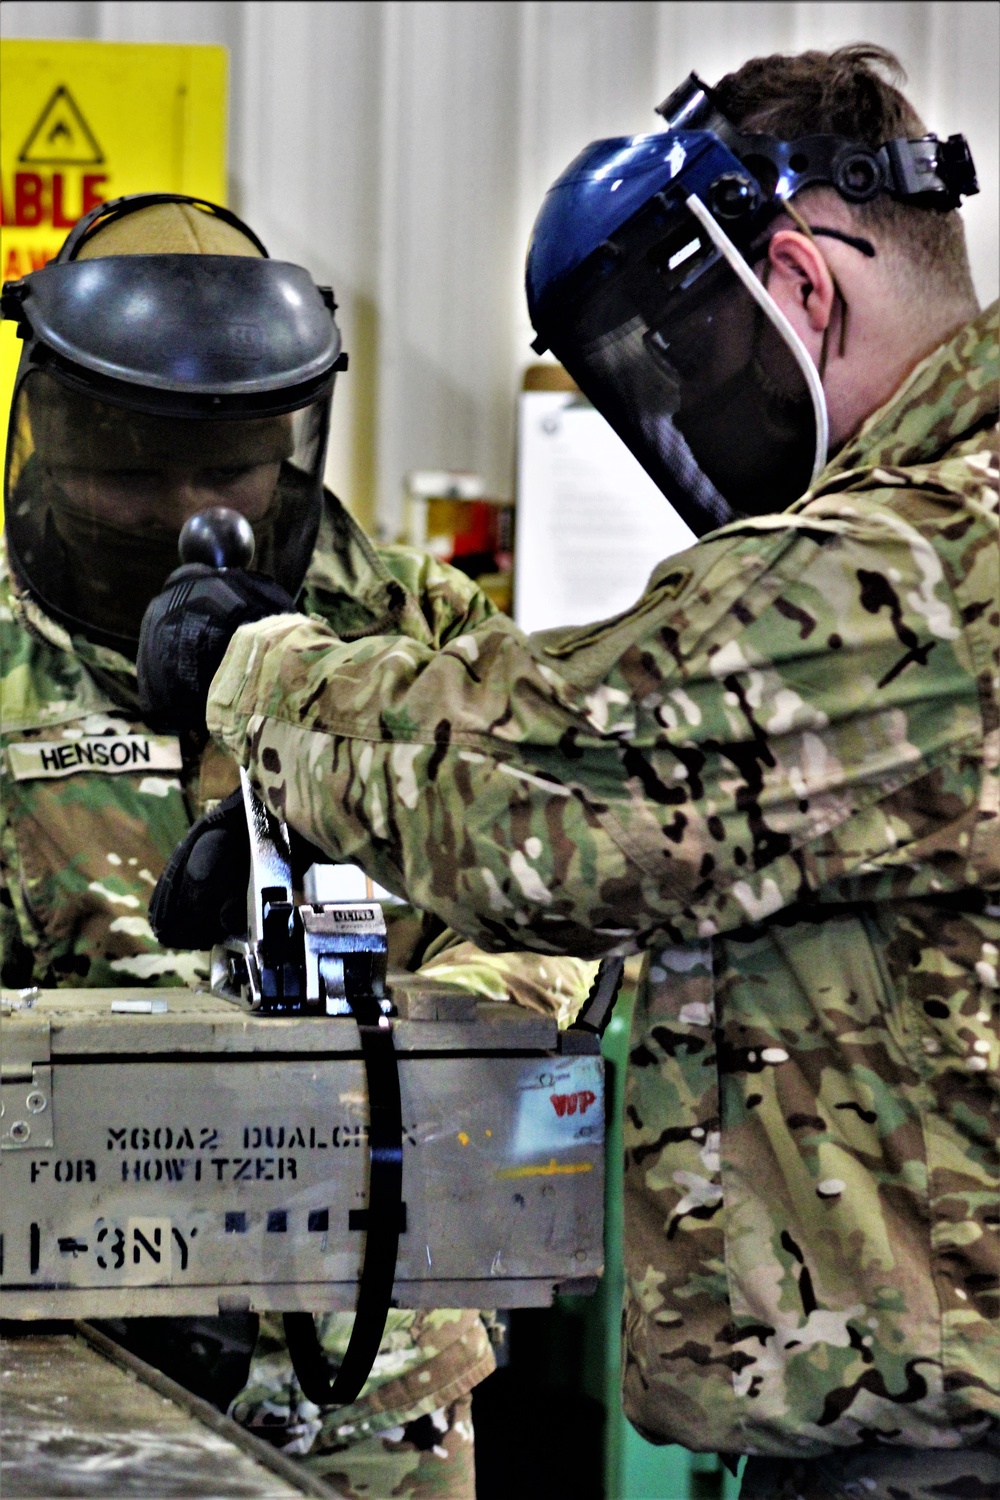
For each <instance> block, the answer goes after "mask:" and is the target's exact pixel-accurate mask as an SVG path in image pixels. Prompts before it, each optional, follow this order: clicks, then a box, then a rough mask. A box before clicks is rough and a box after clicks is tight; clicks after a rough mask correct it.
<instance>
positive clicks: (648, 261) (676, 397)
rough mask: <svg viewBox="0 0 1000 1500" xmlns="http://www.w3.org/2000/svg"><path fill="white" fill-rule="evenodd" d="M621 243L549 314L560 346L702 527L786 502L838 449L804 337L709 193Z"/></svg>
mask: <svg viewBox="0 0 1000 1500" xmlns="http://www.w3.org/2000/svg"><path fill="white" fill-rule="evenodd" d="M616 242H619V243H621V244H622V249H620V250H619V254H618V257H617V258H616V260H615V261H614V262H613V264H611V265H610V266H607V267H604V268H602V267H601V266H600V262H598V263H597V267H596V270H597V274H596V275H595V274H594V269H595V268H591V270H590V275H589V278H588V279H589V285H588V286H586V289H585V290H583V289H581V291H580V293H579V294H578V295H577V296H575V297H573V296H570V297H567V298H566V300H565V301H564V303H563V306H562V307H561V308H560V311H559V314H558V317H557V318H553V321H552V323H551V324H550V325H547V326H546V330H545V331H546V336H547V337H548V340H549V343H550V346H551V348H552V351H553V353H554V354H556V356H557V357H558V358H559V359H560V360H561V361H562V362H563V364H564V365H565V366H566V368H567V369H568V370H569V371H570V373H571V374H572V375H573V377H574V379H575V380H576V381H577V383H578V384H579V385H580V387H581V389H582V390H583V391H584V392H585V394H586V395H587V396H588V397H589V399H590V400H591V401H592V402H593V404H594V405H595V406H596V407H597V408H598V410H599V411H601V412H602V413H603V415H604V416H605V417H606V418H607V420H608V422H609V423H610V424H611V426H612V427H613V428H614V429H615V431H616V432H617V433H618V434H619V436H620V437H621V438H622V439H623V441H624V442H625V443H626V445H627V446H628V447H629V448H630V449H631V451H632V452H633V453H634V454H635V456H636V457H637V458H638V459H639V462H640V463H641V464H642V465H643V467H644V468H645V469H646V470H647V472H648V473H649V474H650V476H651V477H652V478H653V480H654V481H655V482H656V484H657V485H658V486H659V487H660V489H662V490H663V492H664V494H665V495H666V496H667V497H668V498H669V499H670V501H671V502H672V504H673V505H674V506H675V508H676V509H677V511H678V512H679V513H680V515H681V516H682V517H683V518H684V520H685V521H686V522H687V523H688V525H689V526H690V527H691V528H692V530H693V531H695V532H696V533H697V534H699V535H702V534H704V533H705V532H706V531H709V530H712V529H713V528H714V527H716V526H720V525H724V524H725V523H726V522H727V521H730V520H733V519H736V518H738V517H739V516H742V515H755V514H763V513H767V512H772V511H779V510H783V509H784V508H785V507H786V506H787V505H789V504H791V503H792V501H794V500H796V499H798V497H799V496H800V495H801V494H803V493H804V491H805V490H806V489H807V488H808V486H809V483H810V481H811V480H812V478H813V476H814V475H815V474H816V473H818V472H819V469H820V468H821V467H822V465H823V463H824V462H825V455H826V444H827V429H826V408H825V403H824V401H823V394H822V388H821V386H820V383H819V378H818V375H817V372H816V370H815V367H814V366H813V364H812V362H811V360H810V359H809V356H808V354H807V352H806V350H805V348H804V347H803V345H802V343H801V341H800V340H799V339H798V337H797V336H796V334H795V333H794V331H793V330H792V329H791V327H790V325H789V324H788V322H787V320H786V319H785V318H784V317H783V315H782V313H781V312H780V310H779V308H778V307H777V305H776V304H775V303H774V301H773V299H772V298H771V297H770V296H769V295H768V294H767V292H766V290H765V289H764V287H763V286H762V285H761V284H760V283H759V282H758V281H757V279H756V277H755V276H754V275H753V272H752V271H751V270H750V268H749V267H748V266H747V264H746V262H745V260H744V259H743V257H742V256H741V255H740V253H739V251H738V250H737V249H736V248H735V246H734V245H733V244H732V243H731V241H729V239H728V237H727V236H726V235H725V234H724V233H723V231H722V230H721V229H720V228H719V226H718V225H717V223H716V222H715V220H714V219H713V218H712V216H711V215H710V214H709V213H708V211H707V210H706V209H705V208H704V207H703V206H702V204H701V203H700V201H699V200H697V199H696V198H688V200H687V206H684V207H682V206H678V207H676V208H675V210H674V211H673V212H672V214H671V219H670V223H669V226H668V227H667V229H666V231H665V232H664V233H663V234H662V235H658V236H657V238H656V239H655V241H654V242H653V243H652V244H651V245H650V243H649V237H648V234H643V236H642V241H641V243H639V244H638V245H636V246H630V245H629V241H628V226H626V227H625V231H624V232H623V233H622V234H621V235H619V236H616ZM583 269H584V273H585V274H586V273H587V270H588V268H587V267H584V268H583ZM602 272H603V273H602Z"/></svg>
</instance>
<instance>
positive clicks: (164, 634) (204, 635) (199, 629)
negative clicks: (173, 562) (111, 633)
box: [136, 563, 295, 730]
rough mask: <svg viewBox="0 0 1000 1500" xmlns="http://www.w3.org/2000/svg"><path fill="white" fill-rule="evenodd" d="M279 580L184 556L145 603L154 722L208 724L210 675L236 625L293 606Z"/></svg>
mask: <svg viewBox="0 0 1000 1500" xmlns="http://www.w3.org/2000/svg"><path fill="white" fill-rule="evenodd" d="M294 612H295V601H294V600H293V599H292V597H291V595H290V594H288V593H286V592H285V590H284V589H283V588H282V587H281V585H280V584H277V583H275V582H274V580H273V579H271V578H266V577H265V576H264V575H263V574H262V573H248V572H245V571H244V570H243V569H242V568H225V569H219V568H210V567H208V566H207V565H206V564H205V563H185V564H184V566H183V567H180V568H177V569H176V570H175V571H174V572H173V573H171V575H170V577H169V578H168V579H167V581H166V584H165V585H164V588H163V592H162V593H161V594H157V596H156V598H155V599H153V600H152V602H151V603H150V604H149V606H148V607H147V609H146V613H145V615H144V616H143V620H142V630H141V632H140V634H139V655H138V658H137V662H136V666H137V669H138V674H139V702H140V705H141V707H142V713H143V717H144V718H145V720H146V722H147V723H148V724H149V725H150V727H151V728H153V729H167V730H183V729H200V730H204V728H205V704H206V702H207V700H208V690H209V688H210V687H211V685H212V678H213V677H214V676H215V674H216V672H217V671H218V670H219V667H220V666H221V664H222V658H223V657H224V656H225V654H226V647H227V646H228V645H229V642H230V640H231V639H232V636H233V634H234V632H235V631H236V630H237V629H238V628H239V627H240V626H241V625H247V624H249V623H250V622H251V621H252V620H263V619H265V618H266V617H267V616H268V615H283V614H294Z"/></svg>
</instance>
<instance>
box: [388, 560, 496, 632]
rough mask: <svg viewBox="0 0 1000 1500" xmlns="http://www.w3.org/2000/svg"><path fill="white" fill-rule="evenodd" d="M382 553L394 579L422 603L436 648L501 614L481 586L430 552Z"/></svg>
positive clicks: (421, 606) (422, 609)
mask: <svg viewBox="0 0 1000 1500" xmlns="http://www.w3.org/2000/svg"><path fill="white" fill-rule="evenodd" d="M378 552H379V557H380V558H381V559H382V561H383V562H384V563H385V565H386V567H387V568H388V569H389V571H390V573H392V575H393V577H394V578H396V579H397V580H398V581H399V582H400V583H401V584H402V585H403V586H404V588H406V589H408V590H409V592H410V593H411V594H412V595H413V597H414V598H415V599H417V600H418V601H419V604H420V608H421V611H422V613H423V616H424V619H425V620H426V621H427V624H428V626H429V627H430V632H431V639H432V644H433V645H435V646H443V645H445V643H446V642H447V641H450V640H452V639H453V638H454V637H455V636H458V635H462V634H463V633H464V632H465V631H467V630H475V628H476V626H477V625H481V624H482V623H483V621H484V620H488V619H490V618H491V616H492V615H495V614H496V613H497V610H496V606H495V605H494V604H492V603H491V601H490V600H489V599H488V598H487V597H486V595H485V594H484V593H483V591H482V589H481V588H480V587H479V586H478V584H476V583H474V582H473V580H472V579H471V578H469V577H468V576H467V575H466V574H465V573H463V572H461V571H460V570H459V569H458V568H454V567H452V566H451V565H450V564H449V563H443V562H439V561H438V560H437V558H434V557H431V555H430V553H428V552H421V551H419V550H418V549H417V548H415V547H380V548H379V549H378Z"/></svg>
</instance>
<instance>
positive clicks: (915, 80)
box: [0, 0, 1000, 532]
mask: <svg viewBox="0 0 1000 1500" xmlns="http://www.w3.org/2000/svg"><path fill="white" fill-rule="evenodd" d="M0 15H2V19H0V27H2V34H3V35H4V36H51V37H87V38H103V39H106V40H114V41H172V42H221V43H222V44H224V45H225V46H226V47H228V48H229V50H230V55H231V69H232V72H231V89H232V114H231V122H232V138H231V158H230V159H231V164H232V185H231V201H232V203H233V206H234V207H236V208H237V209H238V210H239V211H240V212H242V213H243V214H245V215H246V217H247V218H248V220H249V221H250V222H251V223H252V224H253V225H254V227H255V228H256V229H257V230H258V232H259V233H260V234H261V235H262V237H263V238H264V240H265V242H266V243H267V244H268V245H269V247H270V249H271V251H272V253H274V254H277V255H282V256H286V257H288V258H290V259H293V260H300V261H302V262H304V263H305V264H306V265H308V266H309V267H310V269H311V270H312V271H313V273H314V274H315V276H316V277H317V279H318V280H320V281H329V282H331V283H332V284H333V286H334V287H335V288H336V291H337V295H338V298H339V299H340V302H341V305H342V309H343V313H342V317H343V324H344V331H345V343H346V346H347V348H348V349H349V350H350V353H351V370H350V374H349V376H348V377H346V378H345V379H344V380H343V381H342V382H341V383H340V385H339V386H338V391H337V400H336V411H335V416H334V442H333V447H332V452H331V463H330V470H329V474H330V479H331V481H332V483H333V484H334V486H335V487H336V488H337V489H338V491H339V492H340V493H341V494H342V495H343V496H344V498H345V499H347V500H348V501H349V502H350V503H351V504H352V507H353V508H354V509H355V510H356V512H357V513H358V514H359V515H360V516H361V517H362V518H363V519H364V520H365V521H366V522H367V523H368V524H371V523H372V520H373V518H374V517H375V516H376V515H377V517H378V519H379V521H380V523H381V525H382V527H383V530H385V531H387V532H391V531H393V530H394V527H395V524H396V520H397V517H398V515H399V504H400V499H401V492H402V478H403V475H404V474H405V472H406V471H407V470H408V469H411V468H428V467H435V468H436V467H439V466H444V467H454V468H471V469H476V470H479V471H480V472H481V473H483V474H484V475H485V476H486V479H487V483H488V485H489V487H490V489H491V490H492V491H493V492H494V493H497V494H510V493H511V490H512V484H513V444H514V408H515V394H516V392H517V389H518V387H519V384H520V378H521V372H522V370H523V368H524V365H525V364H526V363H528V362H529V361H530V359H531V358H532V356H531V354H530V351H529V349H528V343H529V340H530V337H531V333H530V329H529V325H528V322H527V316H526V313H525V308H524V297H523V292H522V289H521V270H522V265H523V259H524V251H525V246H526V243H527V239H528V234H529V231H530V228H531V223H532V220H533V218H534V215H535V212H536V210H537V208H538V205H539V203H540V202H541V199H542V196H543V194H544V192H545V189H546V187H547V186H548V184H549V183H550V182H551V181H552V179H553V178H554V177H555V176H556V175H557V174H558V172H559V171H561V169H562V168H563V167H564V166H565V165H566V164H567V162H568V161H569V160H570V159H571V158H572V157H573V156H574V155H575V154H576V153H577V151H578V150H579V149H580V148H581V146H583V145H585V144H586V142H587V141H589V140H591V139H594V138H595V137H598V136H602V135H614V134H632V133H635V132H638V131H643V130H648V129H652V128H655V126H656V124H657V123H658V121H657V119H656V116H655V115H654V114H653V112H652V111H653V106H654V105H655V104H656V103H658V102H659V100H660V99H661V98H663V97H664V95H666V94H667V93H668V92H669V91H670V90H671V89H672V88H673V87H674V85H675V84H676V83H677V82H679V81H680V80H681V79H682V78H683V77H684V76H685V75H686V74H687V73H688V72H689V71H690V70H691V69H692V68H695V69H697V71H698V72H699V73H701V74H702V75H703V76H704V77H706V78H707V79H709V80H710V81H712V80H714V79H715V78H716V77H718V76H719V75H720V74H722V73H724V72H726V71H727V70H729V69H730V68H732V67H735V66H738V65H739V64H740V63H741V62H743V61H744V60H745V59H746V58H747V57H749V56H752V55H754V54H759V53H763V52H771V51H798V50H800V49H802V48H805V47H824V48H825V47H830V46H835V45H837V44H839V43H842V42H845V41H856V40H871V41H877V42H881V43H883V44H885V45H886V46H889V47H891V48H892V49H893V50H894V51H896V52H897V54H898V55H899V57H900V59H901V60H902V62H903V64H904V66H905V67H906V69H907V72H908V74H909V78H910V84H909V93H910V95H911V97H912V98H913V100H914V102H915V103H916V105H917V107H918V108H919V109H920V110H921V112H922V113H923V114H924V116H925V118H926V119H927V122H928V125H929V127H930V128H931V129H933V130H936V131H937V132H938V133H940V134H950V133H952V132H954V131H957V130H961V131H964V132H965V134H966V135H967V136H968V137H969V139H970V141H971V142H972V146H973V150H974V153H975V156H976V161H977V165H978V168H979V176H980V182H981V184H982V186H983V192H982V194H981V196H980V197H979V198H978V199H976V200H974V201H973V202H972V203H971V204H970V205H969V206H968V208H967V209H966V210H965V218H966V222H967V226H968V231H969V238H970V245H971V250H972V257H973V268H974V272H975V275H976V281H977V285H978V287H979V291H980V295H981V297H982V298H983V300H984V301H987V300H989V299H992V298H993V297H995V296H996V294H997V262H998V250H997V175H998V162H997V137H998V104H997V98H998V88H997V74H998V63H997V58H998V17H1000V8H998V7H997V5H995V4H994V3H992V0H978V3H976V0H974V3H964V4H963V3H924V4H919V3H902V0H897V3H890V4H836V3H823V4H791V3H789V4H773V3H772V4H768V3H759V4H756V3H751V4H741V3H727V4H716V3H708V0H701V3H697V4H681V3H661V4H653V3H628V0H614V3H579V4H578V3H544V0H542V3H534V0H522V3H516V0H515V3H456V0H381V3H363V0H362V3H350V0H340V3H312V4H310V3H298V0H281V3H279V4H270V3H259V0H256V3H249V4H240V3H211V0H199V3H183V0H171V3H166V4H163V3H155V0H144V3H107V0H106V3H85V0H80V3H65V4H64V3H45V4H34V3H19V0H5V3H4V5H3V7H2V13H0Z"/></svg>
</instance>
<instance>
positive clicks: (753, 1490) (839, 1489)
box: [740, 1427, 1000, 1500]
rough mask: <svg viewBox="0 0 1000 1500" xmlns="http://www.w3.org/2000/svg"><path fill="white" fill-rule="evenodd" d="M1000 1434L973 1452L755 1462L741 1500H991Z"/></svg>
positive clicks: (914, 1451) (998, 1486)
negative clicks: (947, 1497) (949, 1499)
mask: <svg viewBox="0 0 1000 1500" xmlns="http://www.w3.org/2000/svg"><path fill="white" fill-rule="evenodd" d="M998 1493H1000V1428H997V1427H994V1428H993V1430H992V1432H990V1433H989V1434H987V1436H986V1437H985V1438H983V1439H982V1441H981V1442H979V1443H976V1444H974V1445H973V1446H972V1447H969V1448H951V1449H948V1448H936V1449H933V1450H929V1449H927V1448H899V1447H892V1448H885V1447H878V1448H868V1449H858V1448H847V1449H843V1448H841V1449H839V1450H837V1452H835V1453H829V1454H826V1455H825V1456H824V1457H823V1458H813V1459H804V1460H803V1459H794V1458H751V1459H748V1460H747V1465H746V1468H745V1469H744V1471H743V1483H742V1485H741V1487H740V1500H944V1497H946V1496H951V1497H953V1500H990V1497H991V1496H993V1495H996V1494H998Z"/></svg>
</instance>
